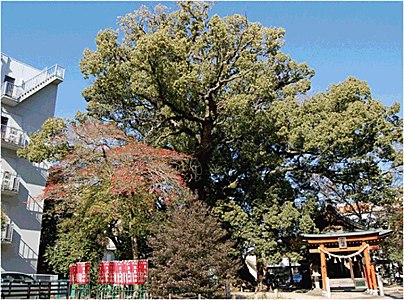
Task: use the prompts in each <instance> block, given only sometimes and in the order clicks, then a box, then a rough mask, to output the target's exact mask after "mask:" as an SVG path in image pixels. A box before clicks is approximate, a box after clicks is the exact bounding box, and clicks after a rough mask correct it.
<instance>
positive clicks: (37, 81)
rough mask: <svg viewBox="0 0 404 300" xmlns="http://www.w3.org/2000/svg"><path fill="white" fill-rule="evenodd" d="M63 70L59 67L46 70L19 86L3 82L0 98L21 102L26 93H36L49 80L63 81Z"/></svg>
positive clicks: (55, 66)
mask: <svg viewBox="0 0 404 300" xmlns="http://www.w3.org/2000/svg"><path fill="white" fill-rule="evenodd" d="M64 77H65V68H63V67H62V66H59V65H54V66H53V67H50V68H46V69H45V70H43V71H42V72H41V73H39V74H38V75H36V76H34V77H32V78H31V79H29V80H27V81H25V82H23V83H22V85H21V86H18V85H16V84H13V83H10V82H4V83H3V84H2V85H1V96H8V97H10V98H13V99H15V100H17V102H18V101H21V100H23V98H24V97H26V96H27V94H28V93H30V92H32V91H36V90H37V89H38V88H39V87H41V85H43V84H44V83H46V82H48V81H49V80H50V79H59V80H62V81H63V80H64Z"/></svg>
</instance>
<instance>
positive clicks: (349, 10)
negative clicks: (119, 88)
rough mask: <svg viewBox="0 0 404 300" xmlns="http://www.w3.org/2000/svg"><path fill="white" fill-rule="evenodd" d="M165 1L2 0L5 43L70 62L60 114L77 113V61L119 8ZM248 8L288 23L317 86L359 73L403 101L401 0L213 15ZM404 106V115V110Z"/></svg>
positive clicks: (266, 21)
mask: <svg viewBox="0 0 404 300" xmlns="http://www.w3.org/2000/svg"><path fill="white" fill-rule="evenodd" d="M158 3H163V4H165V5H166V6H168V7H169V8H171V9H175V8H176V4H175V3H174V2H162V1H111V2H106V1H87V2H78V1H63V2H62V1H55V2H53V1H39V2H34V1H22V2H14V1H2V2H1V51H2V52H3V53H5V54H7V55H9V56H11V57H13V58H15V59H17V60H20V61H22V62H24V63H27V64H29V65H32V66H34V67H36V68H38V69H43V68H45V67H47V66H48V67H50V66H52V65H54V64H59V65H61V66H63V67H65V68H66V76H65V81H64V82H63V83H62V84H60V85H59V91H58V99H57V106H56V113H55V115H56V116H59V117H64V118H73V117H74V115H75V113H76V112H77V111H78V110H81V111H85V107H86V102H85V101H84V99H83V97H82V96H81V91H82V90H83V89H84V88H85V87H86V86H88V85H89V84H90V82H88V81H85V80H84V79H83V75H82V74H81V72H80V69H79V66H78V65H79V61H80V59H81V58H82V53H83V50H84V49H85V48H89V49H91V50H95V43H94V40H95V36H96V35H97V33H98V32H99V31H100V30H104V29H106V28H113V29H116V28H117V25H116V20H117V16H124V15H125V14H126V13H130V12H133V11H134V10H135V9H138V8H139V7H140V6H141V5H142V4H145V5H147V6H148V7H154V6H155V5H157V4H158ZM214 14H218V15H219V16H222V17H223V16H226V15H232V14H242V15H247V17H248V18H249V20H250V21H253V22H260V23H261V24H263V25H264V26H267V27H270V26H274V27H282V28H285V29H286V36H285V42H286V44H285V46H284V47H283V48H282V51H283V52H285V53H287V54H290V56H291V57H292V58H293V59H294V60H296V61H297V62H298V63H301V62H307V64H308V66H309V67H310V68H313V69H314V70H315V72H316V75H315V77H314V78H313V79H312V89H313V90H314V91H325V90H326V88H327V87H328V86H329V85H330V84H332V83H339V82H341V81H344V80H345V79H346V78H347V77H348V76H355V77H356V78H358V79H360V80H364V81H367V82H368V84H369V86H370V88H371V90H372V96H373V98H374V99H380V100H381V101H382V102H383V103H384V104H385V105H388V106H389V105H391V104H392V103H393V102H394V101H397V102H400V103H402V102H403V2H402V1H392V2H386V1H383V2H362V1H361V2H345V1H337V2H334V1H325V2H316V1H314V2H308V1H300V2H280V1H279V2H272V1H271V2H270V1H237V2H234V1H219V2H216V4H215V6H214V8H213V10H212V11H211V15H214ZM402 111H403V110H401V116H402Z"/></svg>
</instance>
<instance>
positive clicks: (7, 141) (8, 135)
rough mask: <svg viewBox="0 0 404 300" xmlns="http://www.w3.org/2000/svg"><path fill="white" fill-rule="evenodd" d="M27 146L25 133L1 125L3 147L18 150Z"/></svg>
mask: <svg viewBox="0 0 404 300" xmlns="http://www.w3.org/2000/svg"><path fill="white" fill-rule="evenodd" d="M27 144H28V140H27V135H26V134H25V132H24V131H22V130H20V129H17V128H14V127H10V126H7V125H1V147H4V148H7V149H11V150H17V149H19V148H22V147H24V146H26V145H27Z"/></svg>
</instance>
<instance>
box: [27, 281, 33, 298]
mask: <svg viewBox="0 0 404 300" xmlns="http://www.w3.org/2000/svg"><path fill="white" fill-rule="evenodd" d="M31 283H32V282H28V291H27V298H28V299H29V298H30V297H31Z"/></svg>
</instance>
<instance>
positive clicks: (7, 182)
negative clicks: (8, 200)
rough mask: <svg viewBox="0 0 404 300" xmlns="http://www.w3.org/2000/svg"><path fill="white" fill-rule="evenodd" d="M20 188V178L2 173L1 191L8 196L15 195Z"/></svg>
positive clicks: (7, 172) (9, 173)
mask: <svg viewBox="0 0 404 300" xmlns="http://www.w3.org/2000/svg"><path fill="white" fill-rule="evenodd" d="M19 187H20V177H19V176H18V175H16V174H12V173H11V172H9V171H4V172H3V173H2V179H1V191H2V192H5V193H9V194H17V193H18V190H19Z"/></svg>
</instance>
